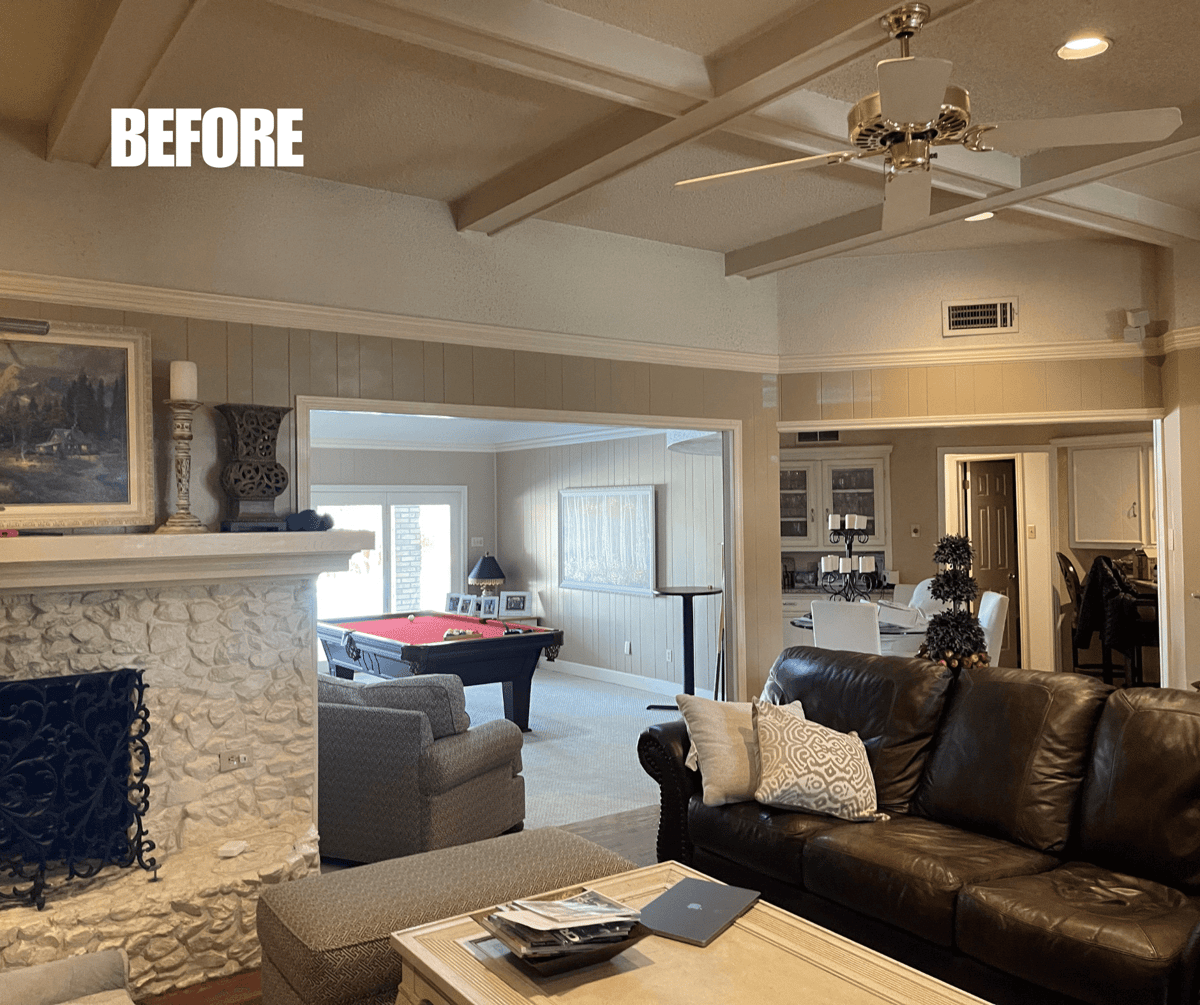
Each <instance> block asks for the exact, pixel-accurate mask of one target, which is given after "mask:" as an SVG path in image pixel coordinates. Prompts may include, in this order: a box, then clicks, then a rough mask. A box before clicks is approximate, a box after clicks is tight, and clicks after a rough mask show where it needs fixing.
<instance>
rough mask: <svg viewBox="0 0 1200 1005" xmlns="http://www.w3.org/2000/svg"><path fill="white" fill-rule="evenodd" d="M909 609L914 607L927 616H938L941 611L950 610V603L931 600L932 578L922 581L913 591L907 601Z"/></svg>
mask: <svg viewBox="0 0 1200 1005" xmlns="http://www.w3.org/2000/svg"><path fill="white" fill-rule="evenodd" d="M908 606H909V607H915V608H916V609H917V610H919V611H924V612H925V613H926V614H927V615H928V614H938V613H940V612H941V611H948V610H950V603H949V602H948V601H945V600H934V599H933V578H932V577H930V578H929V579H922V580H921V581H920V582H919V583H918V584H917V585H916V588H915V589H914V590H913V595H912V597H911V598H909V601H908Z"/></svg>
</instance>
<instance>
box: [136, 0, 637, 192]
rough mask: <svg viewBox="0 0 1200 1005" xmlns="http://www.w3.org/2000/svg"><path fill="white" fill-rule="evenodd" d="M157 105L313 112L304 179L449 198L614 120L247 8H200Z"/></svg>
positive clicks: (496, 74) (490, 76)
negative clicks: (604, 121) (604, 120)
mask: <svg viewBox="0 0 1200 1005" xmlns="http://www.w3.org/2000/svg"><path fill="white" fill-rule="evenodd" d="M176 50H177V51H173V52H172V53H171V56H170V58H168V59H167V60H165V61H164V62H163V64H162V66H161V70H160V72H159V74H158V75H157V78H156V79H155V81H154V83H153V85H152V86H151V88H150V90H149V92H148V95H147V101H146V103H147V104H148V105H150V106H154V105H160V106H173V107H179V106H187V105H190V106H197V107H200V108H212V107H214V106H224V107H227V108H242V107H265V108H282V107H300V108H303V109H304V123H303V132H304V167H303V168H302V169H298V170H300V171H301V172H302V173H304V174H310V175H316V176H318V177H321V178H329V179H332V180H334V181H340V182H347V183H349V184H353V185H363V186H366V187H369V188H381V189H388V190H390V191H393V192H405V193H408V194H410V195H416V196H421V197H423V198H427V199H439V200H449V199H453V198H456V197H457V196H459V195H461V194H463V193H464V192H465V191H468V190H469V189H471V188H473V187H474V186H476V185H479V184H481V183H482V182H484V181H486V180H487V179H488V178H490V177H491V176H492V175H494V174H497V173H499V172H501V171H503V170H506V169H507V168H510V167H512V166H513V165H514V164H517V163H519V162H521V161H523V160H525V159H527V158H528V157H530V156H532V155H534V154H535V153H537V152H538V151H540V150H542V149H543V148H545V147H546V146H549V145H551V144H552V143H556V142H560V141H561V140H562V139H564V138H565V137H567V136H569V135H571V134H572V133H574V132H575V131H577V130H580V129H584V128H587V127H588V126H589V125H591V124H593V123H595V122H597V121H599V120H601V119H602V118H604V117H605V116H607V115H610V114H612V112H613V110H614V108H613V106H612V105H611V104H610V103H609V102H607V101H603V100H601V99H599V98H594V97H591V96H589V95H586V94H580V93H578V92H574V91H568V90H565V89H563V88H561V87H557V86H555V85H553V84H547V83H543V82H542V81H540V80H533V79H530V78H528V77H521V76H517V75H516V74H512V73H505V72H504V71H502V70H498V69H494V68H492V67H489V66H481V65H479V64H477V63H471V62H468V61H467V60H465V59H460V58H458V57H456V56H450V55H446V54H444V53H441V52H435V51H434V50H432V49H425V48H420V47H418V46H414V45H408V44H406V43H404V42H399V41H396V40H393V39H390V38H384V37H382V36H379V35H373V34H370V33H368V32H365V31H360V30H358V29H355V28H348V27H344V26H342V25H338V24H332V23H330V22H328V21H324V20H320V19H318V18H315V17H310V16H308V15H305V14H298V13H296V12H294V11H291V10H286V9H284V8H281V7H276V6H274V5H272V4H268V3H261V2H247V0H212V2H210V3H208V4H206V5H205V6H204V7H203V8H201V9H200V12H199V14H198V15H197V16H196V17H195V19H194V21H193V23H191V24H189V26H188V27H187V29H186V30H185V34H184V35H183V36H182V37H181V38H180V39H179V40H178V42H177V46H176Z"/></svg>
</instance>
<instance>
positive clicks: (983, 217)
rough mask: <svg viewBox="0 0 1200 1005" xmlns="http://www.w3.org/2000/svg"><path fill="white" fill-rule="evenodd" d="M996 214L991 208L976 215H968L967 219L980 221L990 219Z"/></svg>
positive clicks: (975, 221) (973, 221)
mask: <svg viewBox="0 0 1200 1005" xmlns="http://www.w3.org/2000/svg"><path fill="white" fill-rule="evenodd" d="M995 215H996V214H995V213H993V212H992V211H991V210H988V211H987V212H985V213H976V214H975V215H974V216H968V217H966V218H965V219H966V221H967V223H978V222H979V221H980V220H990V219H991V218H992V217H993V216H995Z"/></svg>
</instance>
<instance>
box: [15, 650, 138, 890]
mask: <svg viewBox="0 0 1200 1005" xmlns="http://www.w3.org/2000/svg"><path fill="white" fill-rule="evenodd" d="M145 690H146V685H145V683H144V682H143V680H142V671H141V670H130V669H125V670H106V671H102V672H100V673H90V674H79V675H76V676H70V677H44V678H40V679H37V680H19V681H5V682H3V683H0V876H4V877H7V878H9V879H15V880H16V881H17V885H16V886H14V887H13V888H12V892H11V893H8V892H0V897H2V898H5V899H10V900H12V899H16V900H23V901H26V902H28V903H31V904H36V905H37V907H38V909H39V910H41V909H42V908H43V907H45V892H44V891H45V888H46V876H47V872H49V873H51V874H52V875H58V874H60V873H62V874H64V878H65V879H72V878H74V877H76V876H78V877H83V878H86V877H89V876H94V875H95V874H96V873H97V872H99V871H100V869H102V868H103V867H104V866H106V865H119V866H131V865H133V864H134V862H135V861H136V862H137V864H138V865H139V866H140V867H141V868H143V869H147V870H149V869H154V868H155V867H156V864H157V863H156V861H155V859H153V858H150V859H147V858H146V855H147V853H149V852H150V851H153V849H154V842H153V841H151V840H149V838H148V837H147V836H146V832H145V829H144V828H143V825H142V820H143V816H144V814H145V812H146V809H147V807H148V806H149V801H150V800H149V793H150V789H149V787H148V786H147V785H146V776H147V774H148V773H149V771H150V749H149V747H148V746H147V745H146V734H147V733H148V732H149V730H150V723H149V715H150V713H149V709H147V708H146V705H145V702H144V701H143V697H144V693H145ZM26 883H28V884H29V885H28V886H27V887H26V888H24V889H21V888H20V887H21V885H22V884H26ZM6 885H7V884H6Z"/></svg>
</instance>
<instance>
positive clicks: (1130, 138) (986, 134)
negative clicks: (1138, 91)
mask: <svg viewBox="0 0 1200 1005" xmlns="http://www.w3.org/2000/svg"><path fill="white" fill-rule="evenodd" d="M1182 123H1183V116H1182V115H1180V114H1179V109H1178V108H1144V109H1142V110H1141V111H1136V112H1100V113H1098V114H1096V115H1073V116H1071V117H1069V118H1064V119H1025V120H1023V121H1022V120H1017V121H1014V122H997V123H996V124H995V125H994V126H992V127H990V128H988V127H984V129H983V131H982V133H981V134H980V142H981V143H982V144H983V145H984V146H985V147H988V148H989V149H992V150H1003V151H1004V152H1005V153H1013V152H1014V151H1019V150H1045V149H1048V148H1049V147H1086V146H1093V145H1100V144H1105V143H1153V142H1155V141H1156V140H1165V139H1166V138H1167V137H1168V136H1170V135H1171V134H1172V133H1173V132H1175V130H1176V129H1178V128H1179V127H1180V125H1181V124H1182Z"/></svg>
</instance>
